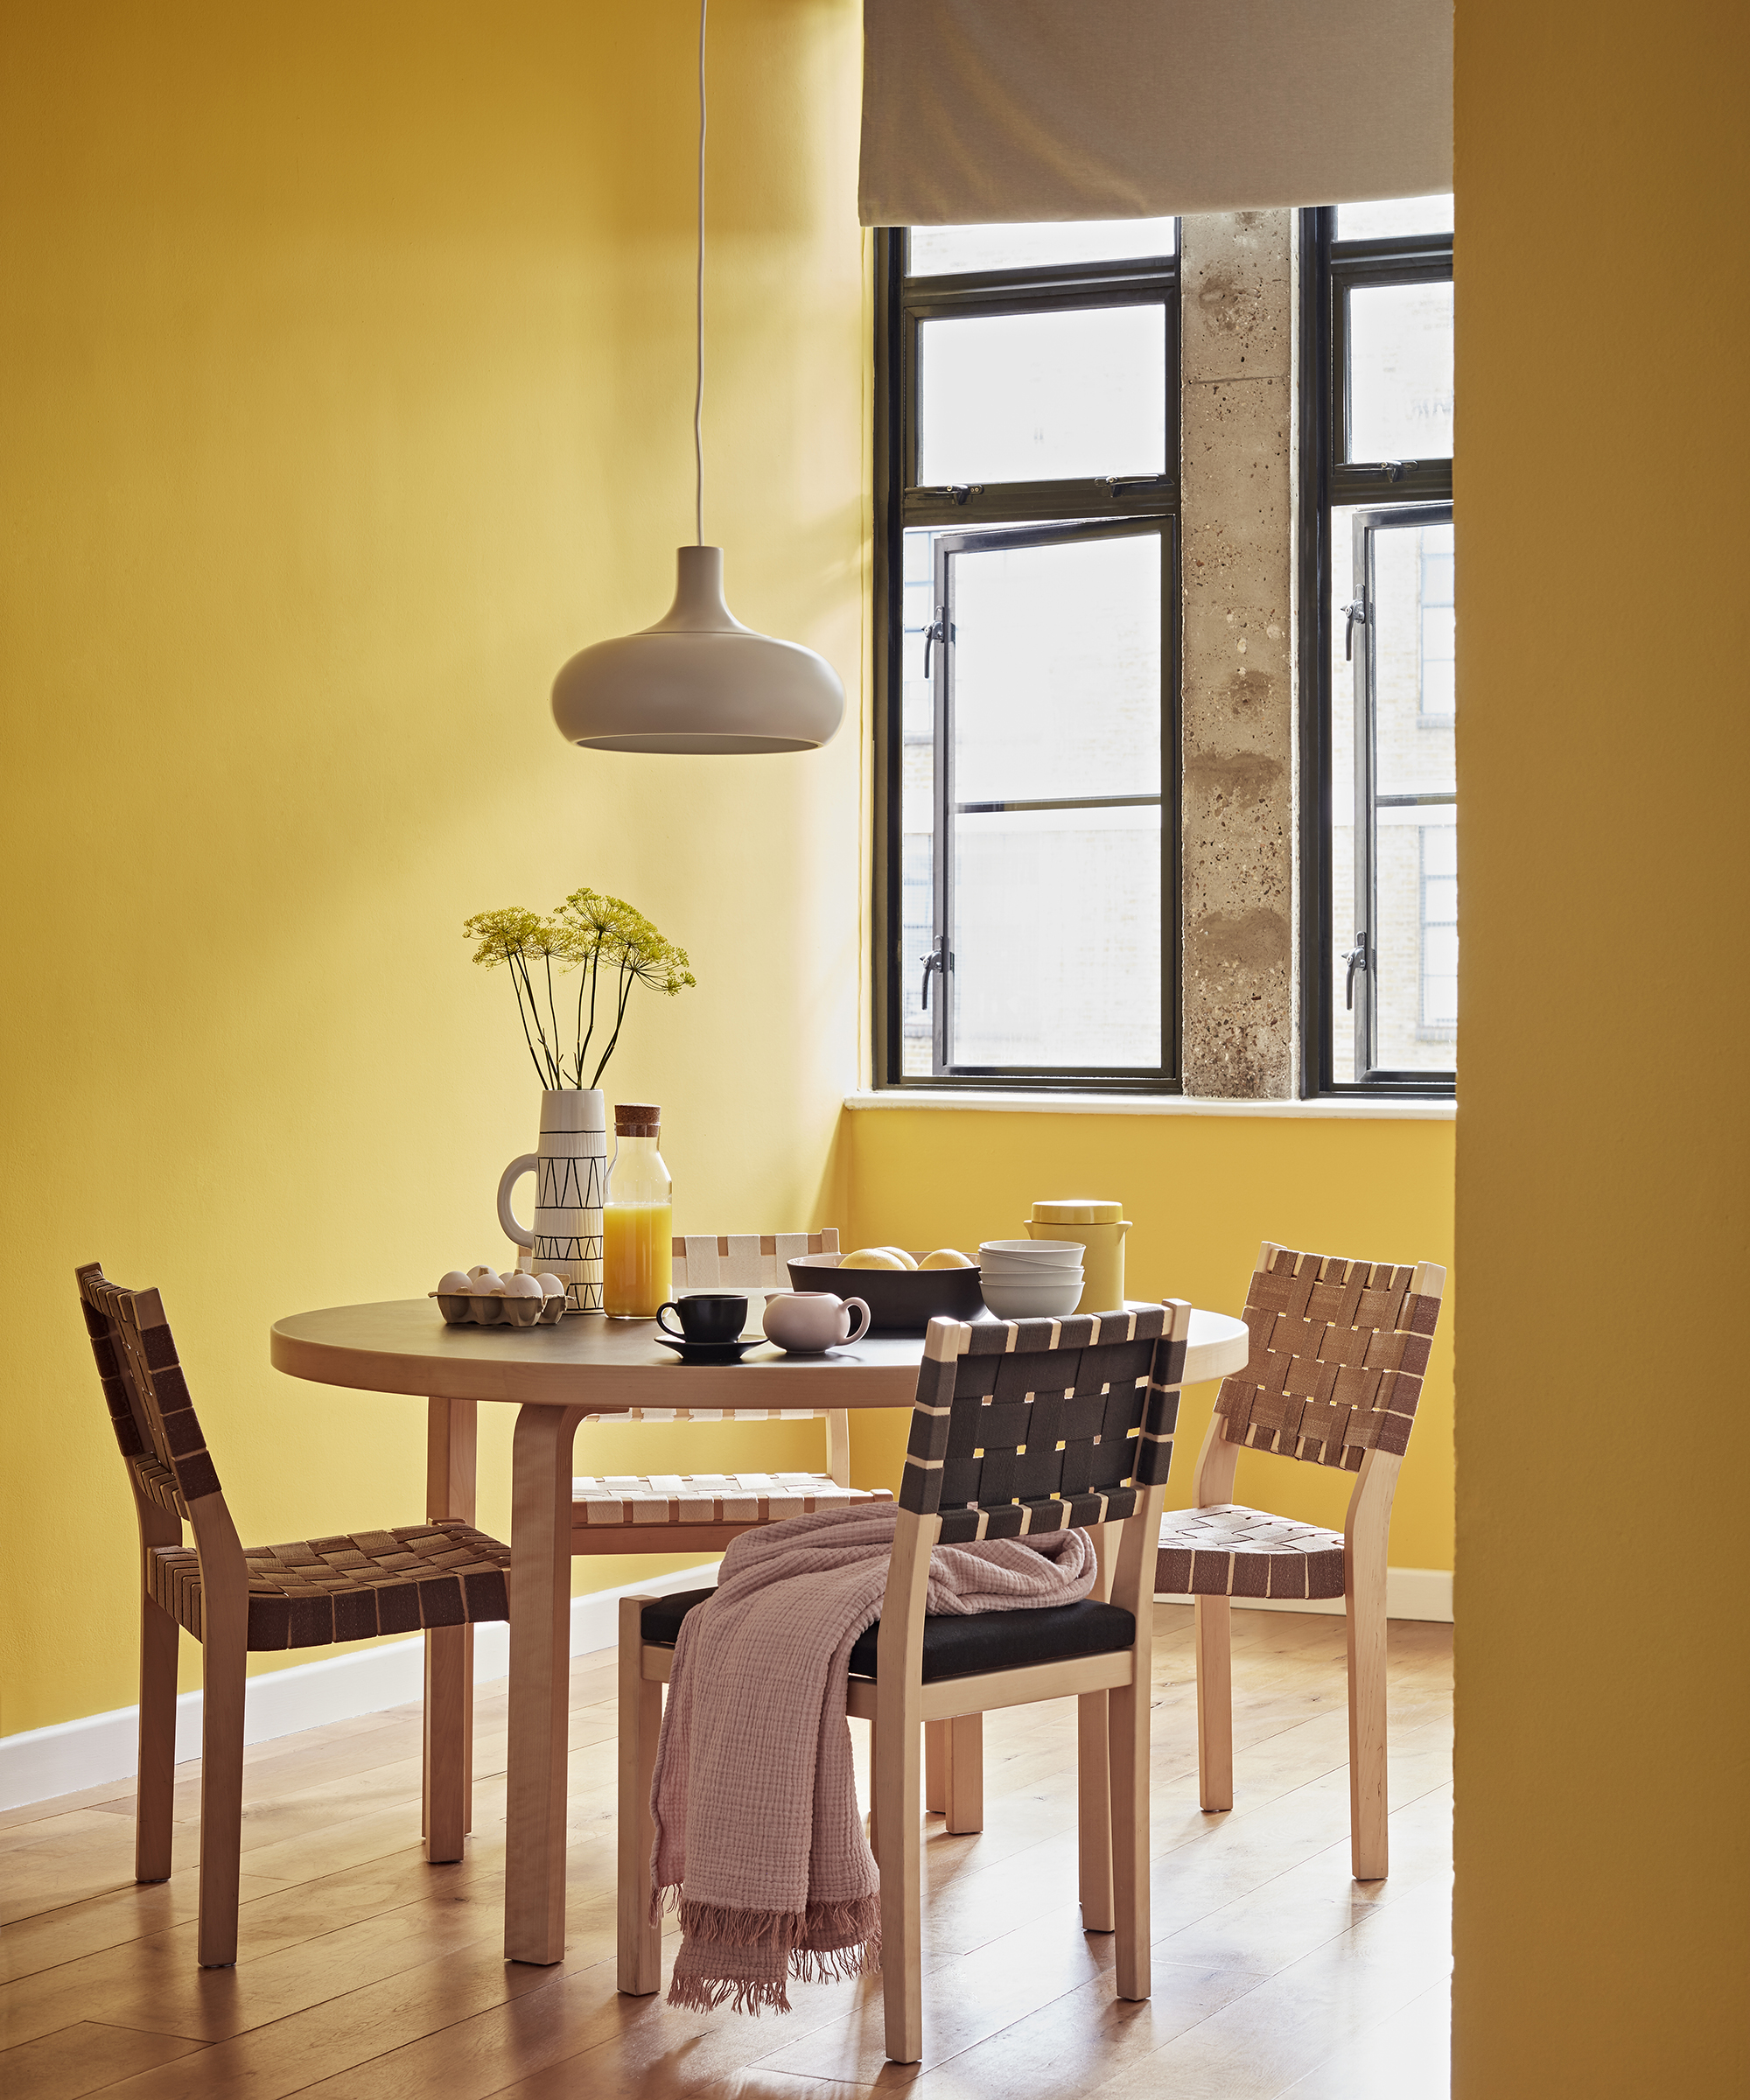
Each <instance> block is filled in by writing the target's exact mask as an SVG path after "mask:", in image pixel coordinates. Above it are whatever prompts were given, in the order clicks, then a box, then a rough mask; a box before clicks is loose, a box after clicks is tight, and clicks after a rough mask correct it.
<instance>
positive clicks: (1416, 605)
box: [1357, 522, 1457, 795]
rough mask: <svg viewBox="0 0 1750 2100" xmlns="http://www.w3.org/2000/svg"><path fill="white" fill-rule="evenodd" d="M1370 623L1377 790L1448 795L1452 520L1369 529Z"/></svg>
mask: <svg viewBox="0 0 1750 2100" xmlns="http://www.w3.org/2000/svg"><path fill="white" fill-rule="evenodd" d="M1431 593H1432V598H1433V602H1432V604H1431V603H1430V602H1429V599H1430V594H1431ZM1372 624H1373V653H1374V654H1373V668H1374V678H1375V687H1374V737H1375V745H1374V763H1375V767H1376V778H1375V792H1376V794H1379V795H1449V794H1451V793H1452V792H1453V788H1454V787H1455V786H1456V784H1457V783H1456V778H1455V775H1454V773H1453V528H1452V525H1451V523H1450V522H1447V523H1445V524H1440V525H1409V526H1389V525H1381V526H1376V528H1374V533H1373V606H1372ZM1357 634H1358V636H1359V630H1357Z"/></svg>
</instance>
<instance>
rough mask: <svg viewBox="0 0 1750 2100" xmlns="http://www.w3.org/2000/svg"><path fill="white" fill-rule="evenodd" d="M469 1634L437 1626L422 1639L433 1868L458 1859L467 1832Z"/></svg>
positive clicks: (428, 1840) (428, 1843)
mask: <svg viewBox="0 0 1750 2100" xmlns="http://www.w3.org/2000/svg"><path fill="white" fill-rule="evenodd" d="M472 1631H473V1628H472V1627H466V1626H439V1627H433V1628H431V1629H430V1632H428V1633H427V1635H426V1636H425V1727H424V1739H425V1740H424V1747H425V1755H424V1761H423V1770H424V1792H425V1799H424V1829H425V1857H426V1859H429V1860H430V1862H431V1864H432V1865H433V1866H438V1865H441V1864H444V1863H446V1862H448V1861H451V1860H455V1859H460V1858H461V1857H462V1850H463V1840H464V1839H465V1837H466V1835H467V1830H468V1823H469V1816H468V1796H469V1793H470V1791H471V1789H470V1788H469V1785H468V1781H469V1777H470V1773H469V1765H470V1762H471V1760H470V1758H469V1755H468V1753H469V1749H470V1747H471V1746H470V1744H469V1741H468V1736H469V1733H470V1723H471V1722H472V1719H473V1716H472V1711H471V1709H472V1700H470V1699H469V1698H468V1696H467V1694H468V1691H469V1690H470V1689H471V1680H472V1676H473V1655H472V1649H473V1642H472V1640H471V1639H470V1638H469V1636H470V1635H472Z"/></svg>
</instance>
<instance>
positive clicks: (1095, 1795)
mask: <svg viewBox="0 0 1750 2100" xmlns="http://www.w3.org/2000/svg"><path fill="white" fill-rule="evenodd" d="M1091 1529H1092V1531H1093V1535H1094V1551H1095V1552H1096V1555H1097V1556H1098V1558H1099V1564H1100V1565H1099V1572H1097V1573H1096V1576H1095V1578H1094V1587H1093V1589H1092V1591H1091V1592H1090V1593H1089V1594H1090V1595H1092V1596H1095V1597H1097V1598H1100V1599H1102V1600H1104V1599H1106V1598H1109V1597H1110V1595H1111V1593H1112V1545H1111V1539H1110V1534H1111V1532H1112V1531H1113V1530H1115V1529H1116V1527H1115V1526H1113V1525H1110V1524H1096V1525H1094V1526H1092V1527H1091ZM1106 1698H1107V1695H1106V1694H1105V1693H1104V1692H1103V1691H1084V1692H1083V1693H1082V1696H1081V1697H1080V1698H1078V1699H1077V1700H1076V1702H1075V1772H1076V1791H1075V1801H1076V1846H1077V1860H1078V1866H1079V1872H1080V1879H1081V1884H1082V1930H1083V1932H1110V1931H1111V1930H1112V1928H1113V1925H1114V1923H1115V1922H1116V1915H1115V1913H1114V1911H1113V1908H1112V1780H1111V1769H1110V1764H1109V1761H1108V1756H1109V1751H1108V1738H1107V1706H1106Z"/></svg>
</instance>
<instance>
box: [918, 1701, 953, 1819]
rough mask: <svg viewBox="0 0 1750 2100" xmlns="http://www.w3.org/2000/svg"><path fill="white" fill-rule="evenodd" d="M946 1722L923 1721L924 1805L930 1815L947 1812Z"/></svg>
mask: <svg viewBox="0 0 1750 2100" xmlns="http://www.w3.org/2000/svg"><path fill="white" fill-rule="evenodd" d="M948 1761H949V1747H948V1723H947V1722H946V1721H926V1722H925V1723H924V1807H925V1809H926V1810H928V1813H929V1814H930V1815H932V1816H945V1815H947V1813H948Z"/></svg>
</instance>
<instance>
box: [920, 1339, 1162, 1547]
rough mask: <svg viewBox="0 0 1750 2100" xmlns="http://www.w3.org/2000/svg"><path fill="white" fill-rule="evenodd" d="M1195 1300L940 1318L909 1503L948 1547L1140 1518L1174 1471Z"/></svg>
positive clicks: (928, 1348) (930, 1350)
mask: <svg viewBox="0 0 1750 2100" xmlns="http://www.w3.org/2000/svg"><path fill="white" fill-rule="evenodd" d="M1189 1320H1190V1307H1189V1306H1188V1305H1183V1304H1181V1303H1180V1302H1179V1301H1177V1300H1175V1301H1172V1302H1169V1303H1168V1304H1166V1305H1165V1306H1146V1307H1143V1308H1141V1309H1139V1310H1138V1311H1135V1312H1129V1313H1090V1314H1083V1315H1080V1316H1077V1317H1075V1318H1073V1319H1069V1320H995V1321H984V1320H980V1321H977V1322H973V1323H970V1324H966V1325H963V1324H962V1323H960V1322H959V1321H956V1320H932V1321H931V1322H930V1327H929V1336H928V1341H926V1343H925V1349H924V1361H923V1363H922V1366H921V1369H920V1370H919V1373H918V1397H917V1400H916V1403H915V1404H914V1408H913V1411H912V1433H911V1439H910V1442H909V1443H908V1445H907V1451H906V1471H905V1477H904V1479H903V1481H902V1482H901V1484H900V1507H901V1508H902V1509H910V1510H912V1511H914V1513H915V1514H917V1515H918V1516H935V1515H937V1514H940V1516H941V1517H942V1544H945V1545H952V1544H960V1543H963V1542H964V1541H966V1540H968V1539H975V1538H1016V1537H1024V1536H1026V1535H1027V1534H1029V1533H1037V1532H1041V1531H1061V1530H1073V1529H1075V1528H1076V1527H1079V1526H1082V1525H1087V1524H1102V1523H1110V1522H1113V1521H1115V1520H1117V1518H1120V1517H1125V1516H1131V1515H1133V1514H1134V1512H1135V1511H1136V1509H1137V1508H1138V1505H1139V1503H1140V1501H1141V1499H1142V1496H1143V1495H1144V1494H1145V1493H1146V1491H1147V1490H1148V1489H1149V1488H1152V1487H1156V1486H1158V1485H1159V1484H1161V1483H1162V1482H1164V1481H1166V1475H1167V1468H1168V1467H1169V1466H1170V1465H1171V1464H1172V1461H1173V1431H1174V1429H1175V1428H1176V1427H1177V1425H1178V1418H1179V1390H1178V1389H1179V1384H1180V1379H1181V1378H1182V1377H1183V1376H1184V1373H1185V1349H1186V1339H1187V1333H1188V1329H1189Z"/></svg>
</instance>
